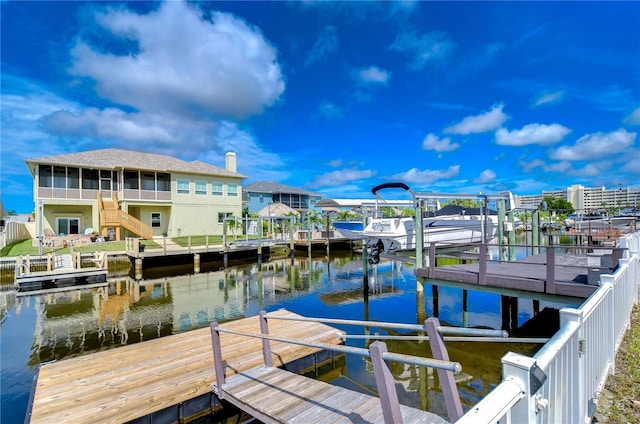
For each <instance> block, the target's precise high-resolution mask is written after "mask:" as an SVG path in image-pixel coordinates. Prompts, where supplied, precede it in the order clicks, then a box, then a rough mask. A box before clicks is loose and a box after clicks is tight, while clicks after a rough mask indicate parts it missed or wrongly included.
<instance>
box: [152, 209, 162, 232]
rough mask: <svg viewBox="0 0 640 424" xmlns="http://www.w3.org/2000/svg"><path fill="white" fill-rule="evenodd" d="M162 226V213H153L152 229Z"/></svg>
mask: <svg viewBox="0 0 640 424" xmlns="http://www.w3.org/2000/svg"><path fill="white" fill-rule="evenodd" d="M161 225H162V215H161V214H160V212H151V227H152V228H160V227H161Z"/></svg>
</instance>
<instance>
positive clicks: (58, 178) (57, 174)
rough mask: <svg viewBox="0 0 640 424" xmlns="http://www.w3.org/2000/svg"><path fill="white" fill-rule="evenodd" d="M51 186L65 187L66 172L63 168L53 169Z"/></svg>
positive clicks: (55, 167) (56, 167)
mask: <svg viewBox="0 0 640 424" xmlns="http://www.w3.org/2000/svg"><path fill="white" fill-rule="evenodd" d="M53 186H54V187H55V188H66V187H67V170H66V168H65V167H64V166H54V167H53Z"/></svg>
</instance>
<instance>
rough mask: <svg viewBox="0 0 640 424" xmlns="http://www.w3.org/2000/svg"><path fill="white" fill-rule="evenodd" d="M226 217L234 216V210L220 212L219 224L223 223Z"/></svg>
mask: <svg viewBox="0 0 640 424" xmlns="http://www.w3.org/2000/svg"><path fill="white" fill-rule="evenodd" d="M225 218H233V212H218V224H222V223H223V222H224V219H225Z"/></svg>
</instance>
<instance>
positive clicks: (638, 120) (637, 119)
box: [624, 107, 640, 125]
mask: <svg viewBox="0 0 640 424" xmlns="http://www.w3.org/2000/svg"><path fill="white" fill-rule="evenodd" d="M624 123H625V124H627V125H640V107H639V108H637V109H636V110H634V111H633V112H631V113H630V114H629V115H628V116H627V117H626V118H624Z"/></svg>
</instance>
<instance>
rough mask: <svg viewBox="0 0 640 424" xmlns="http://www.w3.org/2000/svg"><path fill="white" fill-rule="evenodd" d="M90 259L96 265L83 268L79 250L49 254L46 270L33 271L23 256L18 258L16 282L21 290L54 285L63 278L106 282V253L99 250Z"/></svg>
mask: <svg viewBox="0 0 640 424" xmlns="http://www.w3.org/2000/svg"><path fill="white" fill-rule="evenodd" d="M90 261H91V262H93V264H94V265H95V266H92V267H84V268H83V267H82V257H81V255H80V254H79V253H77V252H74V254H63V255H54V256H52V255H49V256H48V257H47V264H46V270H44V271H31V266H30V265H31V264H30V263H29V261H28V260H27V262H24V261H23V260H22V258H18V260H17V262H16V272H15V280H14V284H15V286H16V288H17V289H18V290H21V289H23V288H24V287H29V288H34V287H37V288H44V287H45V286H47V285H54V284H57V283H58V282H60V281H63V280H73V281H78V280H83V281H85V282H94V283H97V282H105V281H106V280H107V274H108V272H109V270H108V268H107V259H106V254H105V253H104V252H99V253H97V254H96V255H95V256H94V257H93V258H91V259H90Z"/></svg>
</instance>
